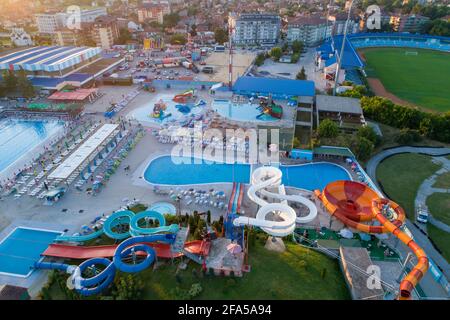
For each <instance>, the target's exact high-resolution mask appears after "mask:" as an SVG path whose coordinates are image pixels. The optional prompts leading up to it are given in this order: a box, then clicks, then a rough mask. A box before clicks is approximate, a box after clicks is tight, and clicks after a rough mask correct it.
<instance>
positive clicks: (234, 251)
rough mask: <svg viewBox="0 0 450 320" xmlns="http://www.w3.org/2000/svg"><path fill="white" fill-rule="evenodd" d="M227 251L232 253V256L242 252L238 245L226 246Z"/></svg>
mask: <svg viewBox="0 0 450 320" xmlns="http://www.w3.org/2000/svg"><path fill="white" fill-rule="evenodd" d="M227 250H228V252H230V253H232V254H237V253H240V252H242V248H241V246H240V245H238V244H237V243H230V244H229V245H227Z"/></svg>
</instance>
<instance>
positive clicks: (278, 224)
mask: <svg viewBox="0 0 450 320" xmlns="http://www.w3.org/2000/svg"><path fill="white" fill-rule="evenodd" d="M281 178H282V173H281V170H280V169H278V168H275V167H260V168H258V169H256V170H255V171H253V173H252V181H251V186H250V188H249V189H248V191H247V196H248V197H249V198H250V200H252V201H253V202H255V203H256V204H257V205H259V206H260V208H259V210H258V212H257V214H256V218H249V217H244V216H241V217H238V218H236V219H235V220H234V221H233V224H234V225H235V226H241V225H252V226H257V227H260V228H261V229H262V230H264V231H265V232H266V233H268V234H270V235H272V236H275V237H284V236H287V235H289V234H292V233H293V232H294V230H295V225H296V223H307V222H310V221H312V220H314V218H315V217H316V216H317V208H316V206H315V204H314V203H313V202H312V201H310V200H308V199H306V198H305V197H302V196H300V195H287V194H286V192H285V189H284V186H283V185H282V184H281ZM267 189H277V191H278V193H276V192H271V191H269V190H267ZM259 194H261V195H262V196H266V197H269V198H272V199H277V200H282V202H281V203H268V202H266V201H265V200H264V199H262V197H260V195H259ZM287 201H291V202H297V203H301V204H303V205H305V206H306V207H307V208H308V209H309V214H308V215H307V216H305V217H297V214H296V212H295V210H294V209H293V208H292V207H290V206H289V205H288V203H287ZM273 213H276V214H278V216H279V217H280V218H282V220H283V221H272V220H267V219H266V217H267V216H268V215H269V214H273Z"/></svg>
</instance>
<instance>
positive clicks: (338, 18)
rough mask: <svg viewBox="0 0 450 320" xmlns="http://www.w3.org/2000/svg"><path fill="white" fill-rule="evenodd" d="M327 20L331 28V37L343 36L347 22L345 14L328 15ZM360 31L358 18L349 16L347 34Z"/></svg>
mask: <svg viewBox="0 0 450 320" xmlns="http://www.w3.org/2000/svg"><path fill="white" fill-rule="evenodd" d="M328 20H329V21H330V22H331V23H332V26H333V31H332V33H333V35H341V34H344V30H345V24H346V21H347V13H345V12H341V13H336V14H330V15H329V17H328ZM359 31H360V25H359V18H358V17H356V16H353V17H352V16H351V17H350V19H349V20H348V25H347V34H352V33H358V32H359Z"/></svg>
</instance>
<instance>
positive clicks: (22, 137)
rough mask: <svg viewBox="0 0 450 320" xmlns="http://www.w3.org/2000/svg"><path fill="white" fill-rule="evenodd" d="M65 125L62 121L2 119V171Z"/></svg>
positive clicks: (0, 126) (0, 162)
mask: <svg viewBox="0 0 450 320" xmlns="http://www.w3.org/2000/svg"><path fill="white" fill-rule="evenodd" d="M63 126H64V122H62V121H50V120H42V121H40V120H18V119H2V120H0V172H2V171H3V170H5V169H6V168H8V167H9V166H11V165H12V164H13V163H14V162H16V161H17V160H18V159H20V158H21V157H22V156H24V155H25V154H26V153H27V152H29V151H32V149H33V148H35V147H37V146H38V145H39V144H41V143H43V142H44V141H46V140H47V139H48V138H50V137H51V136H53V135H54V134H55V133H57V132H58V131H59V130H60V129H61V128H62V127H63Z"/></svg>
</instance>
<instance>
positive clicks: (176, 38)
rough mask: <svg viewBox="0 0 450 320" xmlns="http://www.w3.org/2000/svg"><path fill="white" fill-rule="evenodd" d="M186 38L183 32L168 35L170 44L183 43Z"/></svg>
mask: <svg viewBox="0 0 450 320" xmlns="http://www.w3.org/2000/svg"><path fill="white" fill-rule="evenodd" d="M186 42H187V39H186V37H185V35H184V34H181V33H175V34H174V35H173V36H172V37H170V44H181V45H185V44H186Z"/></svg>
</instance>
